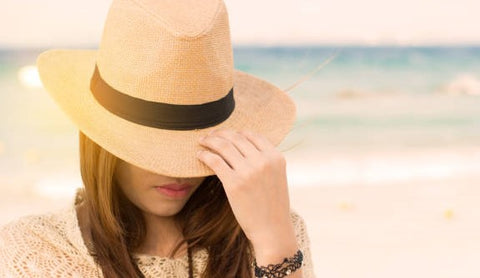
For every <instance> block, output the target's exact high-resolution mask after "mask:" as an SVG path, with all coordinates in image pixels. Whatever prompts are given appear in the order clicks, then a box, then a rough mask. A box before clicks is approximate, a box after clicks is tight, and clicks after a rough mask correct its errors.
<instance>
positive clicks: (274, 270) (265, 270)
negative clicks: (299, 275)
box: [253, 250, 303, 278]
mask: <svg viewBox="0 0 480 278" xmlns="http://www.w3.org/2000/svg"><path fill="white" fill-rule="evenodd" d="M302 262H303V253H302V251H300V250H298V251H297V253H295V255H293V257H291V258H284V259H283V262H281V263H279V264H269V265H268V266H258V265H257V260H256V259H254V260H253V265H254V266H255V277H260V278H281V277H285V276H287V275H289V274H290V273H292V272H294V271H295V270H297V269H299V268H300V267H301V266H302Z"/></svg>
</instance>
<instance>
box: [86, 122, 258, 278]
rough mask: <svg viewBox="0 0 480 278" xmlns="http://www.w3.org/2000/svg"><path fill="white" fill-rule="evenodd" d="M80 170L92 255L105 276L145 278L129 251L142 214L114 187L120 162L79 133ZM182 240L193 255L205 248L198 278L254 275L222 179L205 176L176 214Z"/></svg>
mask: <svg viewBox="0 0 480 278" xmlns="http://www.w3.org/2000/svg"><path fill="white" fill-rule="evenodd" d="M79 143H80V144H79V145H80V168H81V175H82V180H83V183H84V189H83V190H80V192H79V194H80V195H81V199H83V200H84V201H85V206H86V211H87V215H88V219H89V220H88V221H89V223H90V231H89V232H90V237H91V240H92V246H91V247H90V248H89V249H90V250H89V251H90V254H91V255H92V256H93V257H94V259H95V261H96V262H97V264H98V265H99V266H100V267H101V269H102V272H103V275H104V277H105V278H120V277H129V278H131V277H143V274H142V273H141V271H140V270H139V268H138V266H137V265H136V263H135V261H134V260H133V258H132V255H131V254H132V251H133V250H135V249H136V248H137V247H138V246H139V245H140V244H141V243H142V241H143V240H144V238H145V234H146V226H145V222H144V218H143V215H142V213H141V210H140V209H139V208H137V207H136V206H135V205H134V204H133V203H131V202H130V201H129V200H128V199H127V198H126V196H125V195H124V194H123V193H122V191H121V189H120V188H119V187H118V186H117V185H116V182H115V181H114V179H113V174H114V171H115V167H116V162H117V160H118V158H117V157H116V156H115V155H113V154H111V153H110V152H108V151H107V150H105V149H103V148H102V147H101V146H99V145H98V144H96V143H95V142H94V141H93V140H91V139H90V138H89V137H87V136H86V135H85V134H83V133H82V132H81V131H79ZM176 219H177V220H178V221H179V223H180V224H181V226H182V227H183V236H184V238H185V240H184V241H183V242H181V243H179V244H178V245H177V246H176V248H175V249H174V252H173V254H175V253H176V252H177V251H178V250H179V248H180V247H181V245H183V244H184V243H185V242H186V243H187V244H188V247H189V248H190V249H191V250H192V251H194V250H197V249H201V248H206V250H207V251H208V260H207V264H206V268H205V270H204V272H203V274H202V277H209V278H210V277H213V278H215V277H252V272H251V262H252V258H251V254H252V245H251V243H250V241H249V240H248V238H247V237H246V236H245V234H244V233H243V231H242V229H241V228H240V226H239V224H238V222H237V221H236V219H235V217H234V215H233V212H232V209H231V207H230V204H229V203H228V200H227V197H226V194H225V191H224V189H223V186H222V184H221V181H220V180H219V179H218V177H217V176H216V175H213V176H208V177H207V178H205V180H204V181H203V182H202V184H201V185H200V186H199V187H198V188H197V190H196V191H195V192H194V193H193V194H192V196H191V197H190V199H189V200H188V202H187V203H186V204H185V206H184V207H183V209H182V210H181V211H180V212H179V213H178V214H177V215H176ZM197 271H198V270H197Z"/></svg>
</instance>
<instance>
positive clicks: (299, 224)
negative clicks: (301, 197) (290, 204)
mask: <svg viewBox="0 0 480 278" xmlns="http://www.w3.org/2000/svg"><path fill="white" fill-rule="evenodd" d="M290 216H291V218H292V221H293V225H294V227H295V233H296V236H297V243H298V246H299V248H300V250H302V252H303V266H302V273H303V278H315V274H314V272H313V262H312V256H311V252H310V237H309V236H308V232H307V226H306V224H305V221H304V220H303V218H302V217H301V216H300V215H299V214H298V213H297V212H295V211H294V210H290Z"/></svg>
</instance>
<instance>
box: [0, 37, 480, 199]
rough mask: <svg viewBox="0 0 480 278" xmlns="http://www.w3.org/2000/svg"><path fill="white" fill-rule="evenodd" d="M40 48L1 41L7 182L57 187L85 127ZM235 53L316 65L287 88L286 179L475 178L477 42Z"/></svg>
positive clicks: (286, 81)
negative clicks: (290, 107)
mask: <svg viewBox="0 0 480 278" xmlns="http://www.w3.org/2000/svg"><path fill="white" fill-rule="evenodd" d="M43 50H45V49H23V50H21V49H2V50H0V116H1V117H0V126H1V129H0V184H1V185H0V186H2V187H3V188H4V189H12V190H14V189H19V188H26V187H29V188H34V191H33V192H34V193H35V194H44V195H48V196H52V195H53V196H59V197H61V196H65V195H66V194H71V192H72V190H73V188H75V187H78V186H80V184H81V180H80V176H79V168H78V132H77V130H76V128H75V126H74V125H73V124H72V123H71V122H70V121H69V119H68V118H67V117H66V116H65V115H64V114H63V113H62V112H61V111H60V109H59V108H58V107H57V106H56V105H55V103H54V102H53V100H52V99H50V97H49V96H48V94H47V93H46V92H45V91H44V89H43V88H42V87H41V86H39V84H38V80H37V78H36V76H35V68H34V65H35V59H36V56H37V55H38V54H39V53H40V52H42V51H43ZM329 59H330V62H329V63H325V62H326V61H327V60H329ZM234 61H235V65H234V66H235V68H236V69H239V70H243V71H246V72H248V73H251V74H255V75H257V76H259V77H261V78H263V79H265V80H267V81H269V82H271V83H273V84H275V85H276V86H277V87H279V88H281V89H287V88H289V87H290V86H291V85H293V84H294V83H296V82H297V81H298V80H301V79H302V78H304V77H305V76H309V78H308V79H306V80H304V81H303V82H302V83H300V84H299V85H297V86H296V87H294V88H293V89H292V90H289V91H288V94H289V95H291V96H292V98H293V99H294V100H295V102H296V104H297V120H296V122H295V125H294V128H293V129H292V131H291V133H290V134H289V135H288V136H287V138H285V140H284V141H283V142H282V144H281V145H280V146H279V149H281V150H282V152H284V154H285V156H286V158H287V162H288V164H287V168H288V169H287V172H288V179H289V185H290V186H294V187H296V186H342V185H358V186H370V185H378V186H382V185H386V184H402V183H412V182H435V180H440V179H453V180H455V179H460V178H462V179H464V178H465V177H472V178H475V179H476V180H477V181H478V180H479V178H480V174H479V172H480V47H476V46H454V47H452V46H450V47H446V46H444V47H434V46H428V47H427V46H424V47H406V46H403V47H400V46H375V47H373V46H372V47H366V46H295V47H294V46H291V47H287V46H269V47H267V46H234ZM321 65H323V66H321ZM32 185H33V187H32Z"/></svg>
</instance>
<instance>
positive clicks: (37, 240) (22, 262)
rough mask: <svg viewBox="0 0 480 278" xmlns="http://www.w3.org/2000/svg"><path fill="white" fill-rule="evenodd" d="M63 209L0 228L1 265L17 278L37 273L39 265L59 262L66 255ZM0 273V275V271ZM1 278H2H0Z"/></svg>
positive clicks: (16, 221) (14, 221) (33, 216)
mask: <svg viewBox="0 0 480 278" xmlns="http://www.w3.org/2000/svg"><path fill="white" fill-rule="evenodd" d="M67 213H68V210H67V209H62V210H58V211H52V212H48V213H44V214H32V215H27V216H23V217H20V218H17V219H16V220H13V221H10V222H8V223H6V224H4V225H2V226H0V265H2V266H5V267H2V268H3V269H4V270H3V271H7V270H8V269H10V271H11V273H14V274H15V275H20V276H22V277H23V276H28V275H29V273H38V271H40V270H41V269H38V266H39V265H41V264H45V263H46V262H47V263H48V264H52V266H53V265H54V264H56V263H58V262H59V260H58V258H59V254H61V253H62V251H65V250H66V249H65V248H62V246H66V245H67V244H66V237H65V231H64V227H65V215H67ZM0 273H1V271H0ZM0 276H1V275H0Z"/></svg>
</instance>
